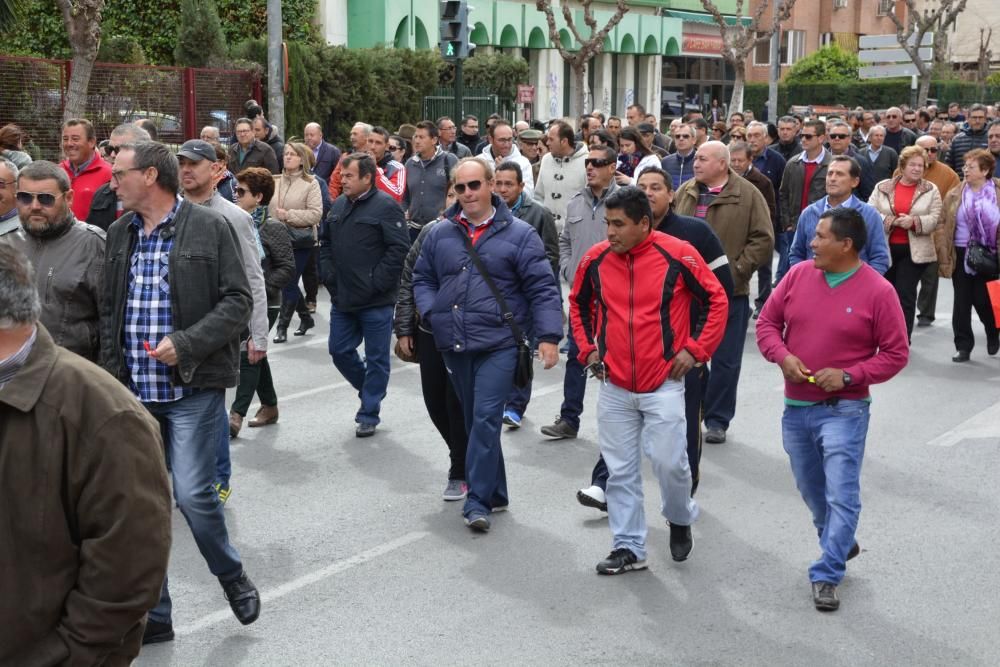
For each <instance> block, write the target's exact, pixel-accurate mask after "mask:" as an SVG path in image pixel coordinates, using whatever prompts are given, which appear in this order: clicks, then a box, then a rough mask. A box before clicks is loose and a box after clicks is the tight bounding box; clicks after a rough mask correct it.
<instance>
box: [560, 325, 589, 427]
mask: <svg viewBox="0 0 1000 667" xmlns="http://www.w3.org/2000/svg"><path fill="white" fill-rule="evenodd" d="M572 332H573V325H572V323H570V335H569V349H568V350H567V352H566V375H565V376H564V377H563V402H562V407H561V408H559V416H560V417H561V418H562V420H563V421H564V422H566V423H567V424H569V425H570V426H572V427H573V428H575V429H577V430H579V429H580V415H582V414H583V397H584V396H585V395H586V394H587V377H586V376H585V375H584V374H583V364H581V363H580V362H579V361H577V358H576V357H577V355H578V354H580V348H578V347H577V346H576V339H574V338H573V333H572Z"/></svg>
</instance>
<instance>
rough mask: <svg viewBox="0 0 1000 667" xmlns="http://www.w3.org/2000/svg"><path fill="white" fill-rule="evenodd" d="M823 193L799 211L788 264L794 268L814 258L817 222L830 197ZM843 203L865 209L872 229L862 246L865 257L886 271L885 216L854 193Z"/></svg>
mask: <svg viewBox="0 0 1000 667" xmlns="http://www.w3.org/2000/svg"><path fill="white" fill-rule="evenodd" d="M827 198H828V197H823V198H822V199H820V200H817V201H815V202H813V203H812V204H810V205H809V206H807V207H806V208H805V210H803V211H802V213H801V214H800V215H799V224H798V226H797V227H796V228H795V238H794V239H792V247H791V248H789V250H788V266H789V268H791V267H792V266H794V265H795V264H798V263H799V262H804V261H805V260H807V259H812V257H813V251H812V248H811V247H810V246H809V244H810V243H811V242H812V240H813V237H814V236H815V235H816V225H818V224H819V218H820V216H821V215H823V213H824V212H826V209H827V205H826V200H827ZM840 206H841V207H848V208H853V209H854V210H855V211H858V212H859V213H861V217H862V218H864V219H865V227H866V228H867V230H868V241H867V243H865V247H864V248H862V249H861V261H863V262H865V263H866V264H868V265H869V266H871V267H872V268H873V269H875V270H876V271H878V272H879V273H881V274H882V275H885V272H886V271H888V270H889V265H890V259H889V243H888V242H887V241H886V240H885V231H884V229H883V227H882V216H881V215H880V214H879V212H878V211H876V210H875V207H873V206H869V205H868V204H866V203H864V202H863V201H861V200H860V199H858V198H857V197H855V196H854V195H851V198H850V199H848V200H847V201H845V202H844V203H843V204H841V205H840Z"/></svg>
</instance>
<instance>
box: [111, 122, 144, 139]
mask: <svg viewBox="0 0 1000 667" xmlns="http://www.w3.org/2000/svg"><path fill="white" fill-rule="evenodd" d="M111 136H112V137H125V138H126V139H125V140H126V141H127V142H128V143H130V144H135V143H138V142H140V141H152V139H151V138H150V136H149V132H147V131H146V130H144V129H142V128H141V127H139V126H138V125H133V124H132V123H122V124H121V125H119V126H118V127H116V128H115V129H113V130H111Z"/></svg>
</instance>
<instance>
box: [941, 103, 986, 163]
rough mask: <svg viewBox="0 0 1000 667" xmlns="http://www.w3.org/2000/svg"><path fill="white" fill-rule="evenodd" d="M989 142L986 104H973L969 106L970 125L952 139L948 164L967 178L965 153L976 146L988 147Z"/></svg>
mask: <svg viewBox="0 0 1000 667" xmlns="http://www.w3.org/2000/svg"><path fill="white" fill-rule="evenodd" d="M949 111H950V108H949ZM989 143H990V138H989V129H988V127H987V126H986V105H984V104H973V105H972V106H971V107H969V124H968V127H967V128H966V129H965V131H964V132H961V133H959V134H958V135H957V136H956V137H955V138H954V139H952V140H951V148H950V150H949V151H948V166H950V167H951V168H952V169H953V170H954V171H955V173H956V174H958V175H959V176H960V177H962V178H965V175H964V174H965V172H963V171H962V169H963V168H964V167H965V154H966V153H968V152H969V151H971V150H973V149H974V148H987V147H988V146H989Z"/></svg>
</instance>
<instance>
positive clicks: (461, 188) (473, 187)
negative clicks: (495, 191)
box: [455, 180, 483, 195]
mask: <svg viewBox="0 0 1000 667" xmlns="http://www.w3.org/2000/svg"><path fill="white" fill-rule="evenodd" d="M481 187H483V182H482V181H479V180H475V181H469V182H468V183H455V192H457V193H458V194H460V195H464V194H465V189H466V188H468V189H469V190H470V191H471V192H477V191H478V190H479V188H481Z"/></svg>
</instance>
